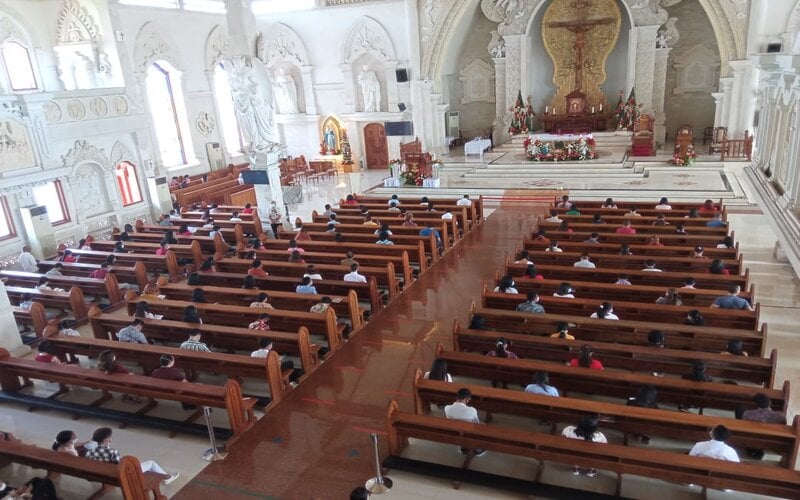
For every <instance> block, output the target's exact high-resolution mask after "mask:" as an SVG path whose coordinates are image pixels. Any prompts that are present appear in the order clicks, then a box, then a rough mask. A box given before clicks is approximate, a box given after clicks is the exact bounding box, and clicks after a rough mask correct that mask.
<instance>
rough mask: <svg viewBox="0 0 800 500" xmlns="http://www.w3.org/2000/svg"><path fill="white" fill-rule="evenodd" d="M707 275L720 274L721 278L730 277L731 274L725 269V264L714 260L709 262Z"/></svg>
mask: <svg viewBox="0 0 800 500" xmlns="http://www.w3.org/2000/svg"><path fill="white" fill-rule="evenodd" d="M706 272H707V273H708V274H721V275H723V276H730V274H731V272H730V271H729V270H727V269H725V264H724V263H723V262H722V260H720V259H714V260H712V261H711V265H710V266H708V271H706Z"/></svg>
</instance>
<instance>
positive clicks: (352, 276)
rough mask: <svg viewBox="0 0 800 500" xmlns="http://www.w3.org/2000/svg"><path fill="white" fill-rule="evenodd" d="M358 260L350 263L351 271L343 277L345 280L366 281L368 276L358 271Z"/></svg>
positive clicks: (352, 281) (353, 281)
mask: <svg viewBox="0 0 800 500" xmlns="http://www.w3.org/2000/svg"><path fill="white" fill-rule="evenodd" d="M358 268H359V266H358V262H354V263H352V264H350V272H349V273H347V274H345V275H344V278H342V279H343V280H344V281H349V282H351V283H366V282H367V278H366V276H364V275H363V274H360V273H359V272H358Z"/></svg>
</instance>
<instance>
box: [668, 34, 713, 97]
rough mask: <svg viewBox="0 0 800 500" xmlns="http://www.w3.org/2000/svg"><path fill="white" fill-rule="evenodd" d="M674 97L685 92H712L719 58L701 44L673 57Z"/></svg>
mask: <svg viewBox="0 0 800 500" xmlns="http://www.w3.org/2000/svg"><path fill="white" fill-rule="evenodd" d="M674 66H675V70H676V72H677V74H676V80H677V81H676V84H675V89H674V90H673V93H674V94H675V95H680V94H684V93H687V92H702V93H708V92H714V91H715V90H716V86H717V82H718V81H719V74H718V72H719V66H720V63H719V57H717V55H716V54H715V53H714V52H713V51H712V50H711V49H709V48H708V47H706V46H705V45H703V44H697V45H694V46H693V47H690V48H689V49H687V50H685V51H683V52H682V53H680V54H679V55H677V56H676V57H675V63H674Z"/></svg>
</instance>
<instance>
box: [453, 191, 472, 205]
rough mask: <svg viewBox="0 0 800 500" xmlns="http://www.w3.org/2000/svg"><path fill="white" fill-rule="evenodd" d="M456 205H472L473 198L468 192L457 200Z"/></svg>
mask: <svg viewBox="0 0 800 500" xmlns="http://www.w3.org/2000/svg"><path fill="white" fill-rule="evenodd" d="M456 206H459V207H471V206H472V200H470V199H469V195H468V194H465V195H464V197H463V198H461V199H460V200H458V201H457V202H456Z"/></svg>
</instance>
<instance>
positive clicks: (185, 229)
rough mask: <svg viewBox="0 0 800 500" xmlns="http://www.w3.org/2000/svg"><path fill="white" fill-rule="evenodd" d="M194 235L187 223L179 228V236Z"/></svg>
mask: <svg viewBox="0 0 800 500" xmlns="http://www.w3.org/2000/svg"><path fill="white" fill-rule="evenodd" d="M192 234H193V233H192V232H191V231H189V226H188V225H187V224H186V223H182V224H181V225H180V226H178V236H191V235H192Z"/></svg>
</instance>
